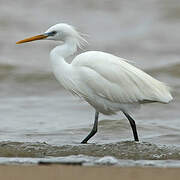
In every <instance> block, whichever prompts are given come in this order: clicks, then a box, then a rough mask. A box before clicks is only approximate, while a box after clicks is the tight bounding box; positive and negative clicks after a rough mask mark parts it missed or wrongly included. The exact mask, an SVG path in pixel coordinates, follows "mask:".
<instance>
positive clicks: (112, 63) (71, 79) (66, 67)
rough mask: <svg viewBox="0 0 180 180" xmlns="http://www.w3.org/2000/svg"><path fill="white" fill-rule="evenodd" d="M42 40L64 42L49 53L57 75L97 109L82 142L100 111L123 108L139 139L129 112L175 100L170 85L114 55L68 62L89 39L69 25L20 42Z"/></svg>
mask: <svg viewBox="0 0 180 180" xmlns="http://www.w3.org/2000/svg"><path fill="white" fill-rule="evenodd" d="M40 39H47V40H56V41H61V42H63V43H62V44H61V45H59V46H56V47H55V48H54V49H53V50H52V51H51V52H50V60H51V63H52V68H53V71H54V74H55V76H56V78H57V80H58V81H59V82H60V83H61V85H62V86H64V88H66V89H67V90H69V91H70V92H72V93H73V94H76V95H78V96H79V97H81V98H83V99H84V100H85V101H87V102H88V103H89V104H90V105H91V106H93V107H94V108H95V110H96V113H95V120H94V125H93V128H92V130H91V132H90V133H89V134H88V136H87V137H86V138H85V139H84V140H83V141H82V142H81V143H87V141H88V140H89V139H90V138H91V137H92V136H93V135H94V134H95V133H96V132H97V129H98V116H99V113H102V114H105V115H111V114H116V112H118V111H122V112H123V113H124V115H125V116H126V118H127V119H128V120H129V122H130V125H131V128H132V131H133V135H134V140H135V141H139V139H138V133H137V130H136V124H135V121H134V120H133V118H132V117H131V116H130V114H129V113H130V112H131V111H132V110H133V109H136V108H138V107H140V105H141V104H144V103H152V102H160V103H169V102H170V101H171V100H172V99H173V98H172V96H171V93H170V88H169V87H168V86H167V85H165V84H164V83H162V82H160V81H158V80H156V79H154V78H153V77H151V76H150V75H148V74H146V73H145V72H143V71H142V70H140V69H138V68H136V67H134V66H133V65H131V64H129V63H128V62H127V61H126V60H125V59H122V58H120V57H117V56H114V55H112V54H108V53H105V52H100V51H88V52H85V53H82V54H79V55H77V56H76V57H75V58H74V60H73V61H72V62H71V63H67V62H66V61H65V59H66V58H67V57H69V56H71V55H73V54H74V53H75V52H76V51H77V48H78V47H81V46H82V45H83V44H84V42H86V41H85V40H84V38H83V37H82V36H81V34H80V33H79V32H77V31H76V30H75V28H74V27H72V26H70V25H68V24H64V23H61V24H56V25H54V26H52V27H50V28H49V29H48V30H47V31H46V32H45V33H43V34H41V35H37V36H33V37H31V38H27V39H24V40H21V41H18V42H17V44H20V43H25V42H29V41H34V40H40Z"/></svg>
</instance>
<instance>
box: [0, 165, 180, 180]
mask: <svg viewBox="0 0 180 180" xmlns="http://www.w3.org/2000/svg"><path fill="white" fill-rule="evenodd" d="M179 178H180V171H179V169H178V168H149V167H144V168H141V167H127V168H126V167H81V166H64V165H47V166H44V165H41V166H37V165H24V166H22V165H1V166H0V179H1V180H25V179H26V180H32V179H38V180H50V179H52V180H60V179H63V180H66V179H67V180H68V179H71V180H72V179H73V180H92V179H94V180H96V179H98V180H101V179H102V180H109V179H111V180H114V179H117V180H119V179H123V180H130V179H133V180H136V179H137V180H152V179H153V180H156V179H157V180H169V179H171V180H174V179H176V180H177V179H179Z"/></svg>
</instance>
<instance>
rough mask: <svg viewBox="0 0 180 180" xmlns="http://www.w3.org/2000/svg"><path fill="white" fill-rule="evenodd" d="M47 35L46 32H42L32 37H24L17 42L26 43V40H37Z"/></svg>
mask: <svg viewBox="0 0 180 180" xmlns="http://www.w3.org/2000/svg"><path fill="white" fill-rule="evenodd" d="M47 37H48V35H46V34H40V35H37V36H33V37H30V38H26V39H23V40H21V41H18V42H16V44H21V43H26V42H30V41H36V40H40V39H45V38H47Z"/></svg>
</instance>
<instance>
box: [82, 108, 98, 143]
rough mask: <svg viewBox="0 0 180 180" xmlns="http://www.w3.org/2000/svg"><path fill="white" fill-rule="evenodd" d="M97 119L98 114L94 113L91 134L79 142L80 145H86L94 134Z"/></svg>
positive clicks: (96, 127)
mask: <svg viewBox="0 0 180 180" xmlns="http://www.w3.org/2000/svg"><path fill="white" fill-rule="evenodd" d="M98 117H99V112H97V111H96V113H95V120H94V125H93V128H92V130H91V132H90V133H89V134H88V136H87V137H86V138H85V139H84V140H83V141H82V142H81V143H82V144H86V143H87V141H88V140H89V139H90V138H91V137H92V136H94V135H95V134H96V132H97V129H98Z"/></svg>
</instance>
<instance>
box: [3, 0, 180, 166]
mask: <svg viewBox="0 0 180 180" xmlns="http://www.w3.org/2000/svg"><path fill="white" fill-rule="evenodd" d="M33 4H34V3H33V1H31V3H29V1H23V0H17V1H16V2H12V1H9V0H6V1H5V0H3V1H2V2H1V6H0V39H1V41H0V98H1V99H0V122H1V126H0V141H1V142H0V156H10V157H13V156H18V157H29V156H30V157H43V158H45V157H46V156H68V155H77V154H79V153H80V154H84V155H87V157H103V156H113V157H116V158H118V159H132V160H137V159H138V160H142V161H143V160H147V159H151V160H155V159H156V160H157V159H158V160H164V161H163V162H164V163H165V164H166V162H167V161H165V160H168V159H173V160H180V154H179V152H180V150H179V147H180V120H179V107H180V93H179V92H180V91H179V90H180V82H179V76H180V60H179V59H180V58H179V57H180V46H179V42H180V33H179V31H180V22H179V18H180V13H179V12H180V3H179V1H178V0H171V1H168V0H154V1H149V2H145V1H142V0H138V1H136V2H132V1H108V0H103V1H101V2H97V1H92V0H86V1H72V0H69V1H67V0H62V1H61V2H59V1H56V0H53V1H46V0H45V1H43V2H40V1H39V2H37V1H36V6H34V5H33ZM57 22H68V23H70V24H73V25H75V26H77V27H79V29H80V30H81V31H82V32H84V33H88V34H89V35H90V36H89V37H88V41H90V45H89V46H88V47H87V48H86V49H85V50H94V49H96V50H102V51H107V52H110V53H113V54H116V55H118V56H121V57H124V58H127V59H130V60H131V61H133V62H132V63H133V64H135V65H136V66H138V67H141V68H142V69H144V70H145V71H146V72H148V73H149V74H151V75H152V76H153V77H156V78H158V79H160V80H162V81H164V82H166V83H168V84H169V85H170V86H171V87H172V88H173V96H174V101H173V102H172V103H170V104H168V105H163V104H150V105H145V106H144V107H142V109H141V110H140V111H139V112H136V113H135V114H134V115H133V117H134V119H135V120H136V123H137V128H138V132H139V136H140V140H141V142H142V143H138V144H136V143H134V142H130V141H131V140H132V139H133V138H132V132H131V130H130V127H129V124H128V121H127V120H126V119H125V118H124V116H122V114H119V115H117V116H112V117H108V116H103V115H101V116H100V123H99V132H98V134H97V135H96V136H95V137H93V138H92V139H91V140H90V144H88V145H80V144H79V143H80V142H81V140H82V139H83V138H84V137H85V136H86V135H87V134H88V132H89V131H90V129H91V127H92V123H93V118H94V110H93V109H92V108H91V107H90V106H89V105H88V104H87V103H85V102H82V101H80V100H79V99H77V98H76V97H73V96H72V95H70V94H69V93H67V92H66V91H65V90H64V89H63V88H62V87H61V86H60V85H59V84H58V82H57V81H56V80H55V78H54V76H53V74H52V72H51V66H50V63H49V57H48V54H49V51H50V49H52V48H53V47H54V45H56V43H54V42H48V41H47V42H46V41H43V42H37V43H27V44H23V45H21V46H17V45H15V42H16V41H17V40H20V39H22V38H24V37H28V36H31V35H34V34H37V33H41V32H43V31H44V30H46V29H47V27H49V26H51V25H53V24H55V23H57ZM80 52H82V51H79V53H80ZM91 143H93V144H91ZM137 148H138V149H137ZM140 152H141V153H140ZM85 157H86V156H85ZM87 159H88V158H87ZM3 160H4V159H3ZM6 160H7V162H8V161H9V159H8V158H7V159H6ZM0 162H1V160H0ZM127 162H129V161H127ZM156 162H157V161H156ZM161 163H162V162H161ZM174 163H175V164H177V163H176V161H174Z"/></svg>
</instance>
